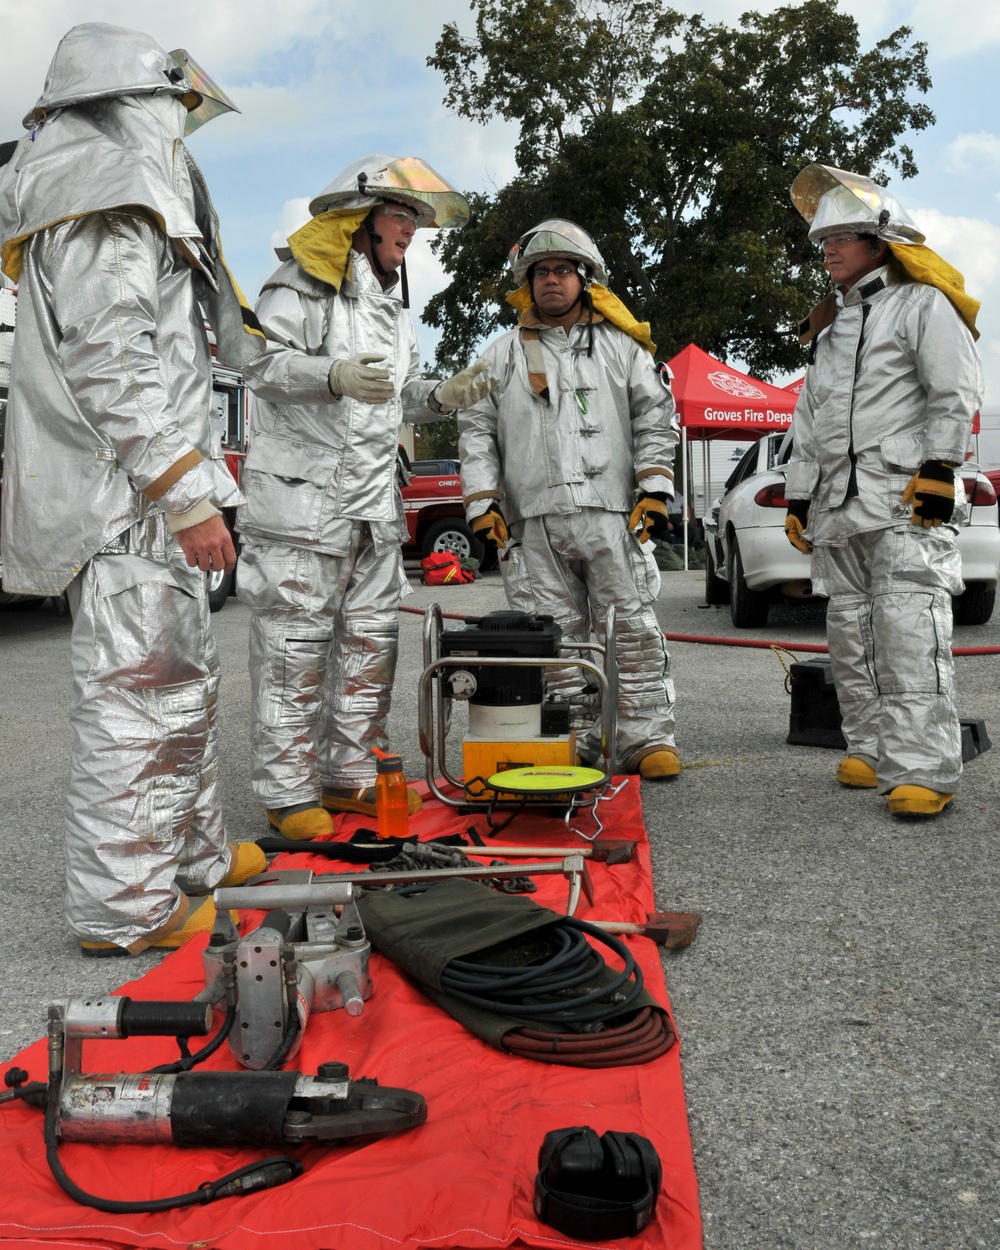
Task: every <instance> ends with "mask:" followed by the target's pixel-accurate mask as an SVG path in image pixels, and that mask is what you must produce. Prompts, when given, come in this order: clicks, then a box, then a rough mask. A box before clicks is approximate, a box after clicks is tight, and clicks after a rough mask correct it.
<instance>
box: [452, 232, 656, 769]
mask: <svg viewBox="0 0 1000 1250" xmlns="http://www.w3.org/2000/svg"><path fill="white" fill-rule="evenodd" d="M510 263H511V268H512V271H513V276H514V281H515V283H516V284H517V288H518V289H517V290H516V291H514V292H513V293H512V294H511V295H509V296H508V297H507V298H508V302H510V303H511V304H512V305H513V306H514V307H515V308H517V309H518V311H519V313H520V321H519V325H518V327H517V328H516V329H514V330H511V331H509V332H508V333H506V334H503V335H501V336H500V337H499V338H498V339H496V340H494V342H493V343H492V344H491V345H490V346H489V347H488V348H487V349H486V351H485V352H484V354H483V359H484V360H486V361H487V362H488V363H489V366H490V370H491V372H493V373H495V374H496V375H497V377H498V378H499V379H500V382H501V389H499V390H498V391H497V392H496V393H495V394H493V395H490V396H487V397H485V398H484V399H482V400H481V401H480V402H479V403H477V404H476V405H475V406H473V407H471V408H469V409H468V410H467V411H465V412H462V413H460V414H459V431H460V439H459V453H460V456H461V461H462V494H463V497H464V500H465V507H466V515H467V516H468V518H469V521H470V524H471V525H472V527H473V530H474V531H475V532H476V533H477V534H478V535H479V536H480V537H481V538H483V539H485V540H486V541H489V542H492V543H494V544H495V545H497V546H500V547H505V548H506V550H505V553H504V555H503V559H502V561H501V569H502V571H503V579H504V588H505V590H506V594H507V600H508V603H509V604H510V606H511V607H512V608H514V609H518V610H520V611H526V612H530V613H533V614H540V613H544V614H548V615H551V616H553V617H554V618H555V619H556V621H557V622H558V623H559V625H560V626H561V627H562V631H563V641H564V643H572V641H573V640H574V639H575V640H579V641H580V642H584V643H586V642H588V641H589V635H590V630H591V627H593V628H594V630H595V631H596V632H597V635H598V637H599V638H602V637H603V631H604V624H605V619H606V615H607V609H608V605H609V604H613V605H614V607H615V611H616V617H617V656H618V665H619V706H618V737H617V743H616V744H615V745H616V752H617V759H618V761H619V763H620V766H621V768H622V770H623V771H625V772H630V773H638V774H639V775H640V776H642V777H645V778H647V779H650V780H663V779H669V778H672V777H676V776H677V774H678V773H679V772H680V760H679V756H678V752H677V747H676V745H675V741H674V691H673V682H672V681H671V679H670V666H669V656H668V654H667V649H666V645H665V642H664V639H663V634H662V632H661V630H660V627H659V625H658V623H657V620H656V615H655V612H654V609H653V603H654V601H655V599H656V595H657V592H658V589H659V573H658V570H657V568H656V565H655V562H654V561H652V559H650V558H649V554H644V552H643V550H642V545H643V543H648V540H649V538H650V536H651V535H660V536H662V537H664V538H665V537H666V536H667V533H668V520H667V503H668V500H669V499H671V498H672V497H673V493H674V483H673V461H674V449H675V447H676V445H677V438H678V433H677V423H676V420H675V417H674V405H673V400H672V398H671V395H670V392H669V390H668V389H667V388H666V387H665V386H664V385H663V384H662V382H661V380H660V375H659V374H658V372H657V370H656V368H655V366H654V363H653V360H652V357H651V353H652V350H653V345H652V344H651V343H650V341H649V326H648V325H646V324H645V323H639V322H637V321H636V320H635V319H634V318H633V317H632V315H631V314H630V313H629V312H628V310H627V309H626V308H625V307H624V305H623V304H622V303H621V302H620V301H619V300H618V299H617V298H616V297H615V296H614V295H612V294H611V292H610V291H609V290H608V289H607V286H606V282H607V276H606V273H605V268H604V262H603V260H602V258H601V255H600V252H599V251H598V250H597V247H596V246H595V244H594V241H593V239H592V238H591V237H590V235H588V234H587V233H586V231H584V230H582V229H581V228H580V227H579V226H577V225H575V224H574V223H572V222H569V221H564V220H558V219H555V220H551V221H545V222H542V223H540V224H539V225H538V226H535V227H534V229H532V230H529V231H528V232H527V233H526V234H524V235H523V236H522V237H521V239H520V240H519V241H518V243H517V244H515V246H514V248H513V249H512V250H511V255H510ZM649 552H650V549H649V548H648V547H647V553H649ZM572 680H573V679H572V677H571V670H569V671H568V673H567V676H566V678H564V679H563V681H562V684H564V685H567V687H569V684H570V682H571V681H572ZM552 684H555V685H558V684H560V679H559V678H556V679H555V680H554V681H553V683H552ZM567 693H571V691H570V690H569V689H567ZM578 749H579V752H580V755H581V757H582V758H584V759H586V760H589V761H595V760H596V757H597V754H598V752H599V736H598V729H597V726H596V725H591V726H590V727H589V728H588V729H587V730H586V732H585V733H584V734H583V735H582V737H581V738H580V741H579V744H578Z"/></svg>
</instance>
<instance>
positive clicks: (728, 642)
mask: <svg viewBox="0 0 1000 1250" xmlns="http://www.w3.org/2000/svg"><path fill="white" fill-rule="evenodd" d="M399 610H400V612H413V613H415V614H416V615H417V616H423V615H424V614H425V612H426V611H427V609H426V608H408V607H404V606H403V605H402V604H400V606H399ZM441 615H442V616H445V617H447V618H448V619H449V620H452V621H464V620H465V618H466V617H467V616H468V615H469V614H468V612H442V613H441ZM663 636H664V638H666V640H667V642H700V643H703V644H704V645H705V646H707V647H758V648H763V649H764V650H765V651H768V650H770V649H771V648H772V647H780V648H781V649H782V650H783V651H811V652H815V653H818V654H820V655H826V654H827V652H828V651H829V649H830V648H829V647H828V646H827V645H826V643H825V642H765V641H764V640H763V639H762V638H719V637H717V636H716V635H714V634H664V635H663ZM951 653H952V655H1000V647H952V649H951Z"/></svg>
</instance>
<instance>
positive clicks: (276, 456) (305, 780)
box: [238, 250, 440, 809]
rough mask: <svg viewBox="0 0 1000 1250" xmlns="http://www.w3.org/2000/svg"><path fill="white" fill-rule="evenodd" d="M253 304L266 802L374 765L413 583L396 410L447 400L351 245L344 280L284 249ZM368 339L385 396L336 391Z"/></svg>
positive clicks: (398, 312) (352, 784)
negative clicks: (407, 566) (387, 390)
mask: <svg viewBox="0 0 1000 1250" xmlns="http://www.w3.org/2000/svg"><path fill="white" fill-rule="evenodd" d="M257 312H258V315H259V317H260V320H261V323H262V325H263V326H264V328H265V330H266V332H267V336H268V348H267V351H266V352H265V353H264V354H263V356H261V357H260V358H259V360H257V361H255V362H253V364H251V365H250V366H249V367H248V368H247V370H246V377H247V380H248V382H249V384H250V387H251V389H252V390H253V392H254V396H255V409H254V418H253V438H252V442H251V446H250V452H249V454H248V456H247V460H246V466H245V469H244V478H243V481H244V489H245V491H246V503H245V505H244V506H243V508H242V509H241V512H240V530H241V532H242V533H243V534H244V535H245V536H246V544H245V546H244V552H243V563H242V566H241V567H242V570H243V571H242V572H241V576H240V580H239V583H238V585H239V595H240V598H241V600H242V601H243V602H244V603H246V604H248V605H249V607H250V608H251V610H252V613H253V615H252V617H251V624H250V676H251V685H252V688H253V690H254V726H253V771H252V780H253V787H254V793H255V794H256V796H257V798H258V800H259V802H260V803H261V804H262V806H264V807H265V808H269V809H274V808H280V807H289V806H292V805H297V804H300V803H318V802H319V799H320V794H321V791H322V790H323V789H329V788H337V789H347V788H350V789H358V788H361V787H364V786H368V785H371V784H372V783H373V782H374V780H375V760H374V756H373V755H372V753H371V751H372V747H379V748H380V749H385V747H386V745H387V738H386V719H387V717H388V712H389V701H390V696H391V692H392V683H393V678H394V676H395V670H396V657H397V651H398V637H399V622H398V617H397V608H398V606H399V600H400V597H401V595H402V594H403V592H404V588H405V586H406V579H405V576H404V574H403V566H402V556H401V553H400V546H399V544H400V541H401V540H402V539H403V538H404V537H405V533H406V529H405V521H404V518H403V507H402V497H401V495H400V489H399V470H398V467H397V466H398V461H397V446H398V438H399V423H400V421H401V420H405V421H433V420H437V419H439V418H440V413H439V412H436V411H434V410H433V409H431V408H430V407H429V406H428V404H427V398H428V396H429V394H430V392H431V391H432V390H433V389H434V387H435V386H436V385H437V383H436V382H434V381H427V380H424V379H423V378H421V376H420V372H419V356H418V353H417V346H416V336H415V334H414V330H413V324H412V322H411V320H410V317H409V314H408V313H407V311H406V309H405V308H404V307H403V305H402V303H401V302H400V300H399V299H398V298H397V297H396V296H395V294H393V292H392V290H391V289H390V290H389V291H388V292H384V291H383V290H382V287H381V285H380V284H379V283H378V281H377V280H376V279H375V276H374V275H373V273H372V271H371V268H370V266H369V263H368V260H367V258H366V257H365V256H363V255H361V254H360V253H358V252H354V251H353V250H352V252H351V254H350V264H349V266H348V271H347V278H346V280H345V282H344V284H343V286H342V288H341V290H340V292H339V293H338V292H336V291H335V290H334V289H333V287H331V286H329V285H328V284H326V283H324V282H321V281H319V280H318V279H316V278H313V277H312V276H310V275H309V274H307V273H305V272H304V270H302V269H301V268H300V267H299V266H298V264H297V263H296V262H295V261H293V260H287V261H285V263H284V264H282V265H281V267H280V268H279V269H278V270H277V271H276V272H275V273H274V274H273V275H272V277H271V278H270V279H269V280H268V281H267V283H265V286H264V289H263V292H262V294H261V297H260V300H259V301H258V304H257ZM362 352H370V353H375V352H381V353H384V355H385V356H386V357H387V358H388V360H387V363H386V367H387V368H389V369H390V371H391V373H392V376H393V378H394V379H395V384H396V393H395V395H394V396H393V398H392V399H391V400H389V401H388V402H387V403H384V404H363V403H360V402H358V401H356V400H353V399H350V398H348V397H346V396H334V395H333V394H331V392H330V388H329V385H328V381H327V379H328V376H329V372H330V364H331V361H332V360H334V359H338V358H344V357H349V356H355V355H358V354H360V353H362Z"/></svg>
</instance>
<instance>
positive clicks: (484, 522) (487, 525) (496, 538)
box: [469, 504, 510, 547]
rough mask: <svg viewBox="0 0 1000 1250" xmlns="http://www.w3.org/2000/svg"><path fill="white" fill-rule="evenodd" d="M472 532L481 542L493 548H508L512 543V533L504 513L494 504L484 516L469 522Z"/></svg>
mask: <svg viewBox="0 0 1000 1250" xmlns="http://www.w3.org/2000/svg"><path fill="white" fill-rule="evenodd" d="M469 524H470V525H471V526H472V532H473V534H475V536H476V537H477V538H478V539H479V541H480V542H484V543H489V544H490V546H491V547H506V546H507V544H508V542H510V532H509V531H508V529H507V522H506V520H505V519H504V515H503V513H502V512H501V511H500V509H499V508H498V507H497V506H496V505H495V504H494V506H493V507H492V508H490V510H489V511H488V512H484V513H483V515H482V516H477V517H474V518H473V520H471V521H470V522H469Z"/></svg>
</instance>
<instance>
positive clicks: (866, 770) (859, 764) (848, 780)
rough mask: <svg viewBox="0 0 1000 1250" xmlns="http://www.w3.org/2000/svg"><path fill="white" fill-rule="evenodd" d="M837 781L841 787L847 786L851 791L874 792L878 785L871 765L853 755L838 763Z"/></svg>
mask: <svg viewBox="0 0 1000 1250" xmlns="http://www.w3.org/2000/svg"><path fill="white" fill-rule="evenodd" d="M837 780H838V781H839V782H840V784H841V785H842V786H849V787H850V788H851V789H852V790H874V789H875V788H876V786H877V785H878V778H877V777H876V776H875V769H874V768H872V766H871V764H868V763H866V762H865V761H864V760H859V759H858V758H857V757H856V756H853V755H848V756H847V758H846V759H843V760H841V761H840V766H839V767H838V768H837Z"/></svg>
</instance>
